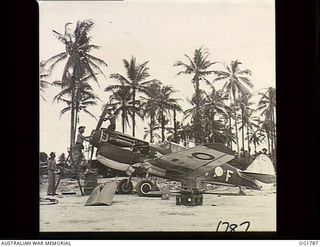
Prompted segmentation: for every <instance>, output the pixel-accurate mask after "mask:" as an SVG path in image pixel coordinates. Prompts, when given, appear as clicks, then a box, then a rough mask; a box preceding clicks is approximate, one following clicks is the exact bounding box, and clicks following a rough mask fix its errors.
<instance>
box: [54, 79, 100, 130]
mask: <svg viewBox="0 0 320 247" xmlns="http://www.w3.org/2000/svg"><path fill="white" fill-rule="evenodd" d="M89 77H90V76H88V77H87V78H84V79H83V80H81V81H80V83H79V88H78V89H77V91H76V95H75V104H74V107H75V109H74V110H75V126H74V128H75V129H76V127H77V123H79V122H80V118H79V113H80V111H83V112H84V113H87V114H88V115H89V116H91V117H93V118H94V119H96V117H95V116H94V115H93V114H92V113H91V112H90V111H89V110H88V109H87V107H88V106H93V105H96V104H97V100H100V101H101V99H100V98H99V97H98V96H97V95H95V94H94V93H93V89H92V87H91V86H90V85H89V84H87V83H85V81H86V80H88V79H89ZM53 85H54V86H59V87H61V88H62V90H61V91H60V92H59V93H58V94H57V95H56V96H55V97H54V98H53V101H56V102H60V101H61V102H64V103H66V104H67V106H66V107H65V108H63V109H62V110H61V112H60V118H61V116H62V115H63V114H65V113H66V112H68V111H71V109H72V100H71V95H72V87H71V86H69V87H66V86H65V85H64V84H63V83H62V82H60V81H55V82H53Z"/></svg>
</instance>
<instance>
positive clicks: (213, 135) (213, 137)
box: [211, 113, 216, 142]
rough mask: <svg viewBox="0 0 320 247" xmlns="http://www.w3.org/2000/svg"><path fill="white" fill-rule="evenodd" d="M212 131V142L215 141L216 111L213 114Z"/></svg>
mask: <svg viewBox="0 0 320 247" xmlns="http://www.w3.org/2000/svg"><path fill="white" fill-rule="evenodd" d="M211 125H212V127H211V131H212V142H215V141H216V139H215V132H214V113H213V114H212V119H211Z"/></svg>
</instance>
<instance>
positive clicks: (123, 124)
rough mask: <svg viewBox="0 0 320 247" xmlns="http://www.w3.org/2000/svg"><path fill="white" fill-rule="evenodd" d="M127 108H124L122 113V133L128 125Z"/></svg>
mask: <svg viewBox="0 0 320 247" xmlns="http://www.w3.org/2000/svg"><path fill="white" fill-rule="evenodd" d="M124 111H125V109H123V110H122V114H121V118H122V119H121V120H122V133H124V129H125V125H126V122H125V121H126V114H125V112H124Z"/></svg>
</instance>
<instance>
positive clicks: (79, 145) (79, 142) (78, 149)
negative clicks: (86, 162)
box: [73, 126, 90, 166]
mask: <svg viewBox="0 0 320 247" xmlns="http://www.w3.org/2000/svg"><path fill="white" fill-rule="evenodd" d="M85 128H86V127H85V126H80V127H79V128H78V135H77V139H76V143H75V145H74V153H73V159H74V161H75V165H76V166H78V165H79V164H80V162H81V160H82V149H84V146H83V141H90V136H84V135H83V133H84V130H85Z"/></svg>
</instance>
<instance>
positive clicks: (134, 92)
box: [132, 88, 136, 136]
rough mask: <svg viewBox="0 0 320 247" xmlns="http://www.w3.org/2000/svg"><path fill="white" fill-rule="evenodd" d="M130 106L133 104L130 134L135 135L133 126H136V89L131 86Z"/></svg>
mask: <svg viewBox="0 0 320 247" xmlns="http://www.w3.org/2000/svg"><path fill="white" fill-rule="evenodd" d="M132 106H133V112H132V136H135V134H136V133H135V128H136V112H135V109H136V89H135V88H133V92H132Z"/></svg>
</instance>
